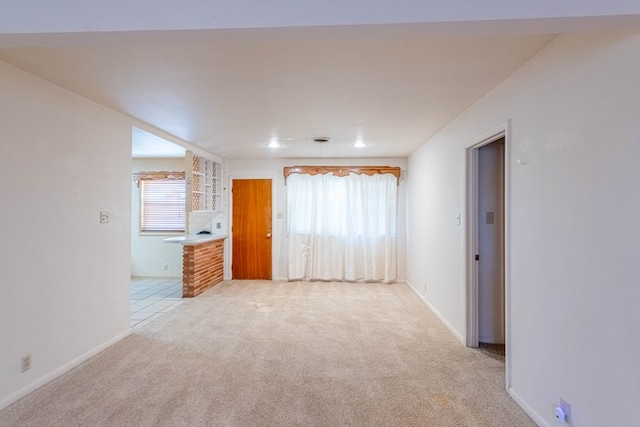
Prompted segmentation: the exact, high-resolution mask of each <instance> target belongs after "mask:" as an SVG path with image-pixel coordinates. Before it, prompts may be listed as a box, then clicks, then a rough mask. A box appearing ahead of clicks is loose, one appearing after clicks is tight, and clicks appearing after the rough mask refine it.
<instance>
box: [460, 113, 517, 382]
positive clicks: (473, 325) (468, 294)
mask: <svg viewBox="0 0 640 427" xmlns="http://www.w3.org/2000/svg"><path fill="white" fill-rule="evenodd" d="M510 127H511V121H510V120H507V121H505V122H503V123H500V124H499V125H497V126H494V127H492V128H491V129H489V130H487V131H485V132H483V133H481V134H480V135H478V136H477V137H475V138H473V139H471V140H469V141H467V142H466V143H465V153H466V162H467V163H466V168H465V174H466V176H465V182H466V185H467V188H466V197H467V200H466V207H465V208H466V227H467V229H466V233H465V253H466V260H465V272H466V280H467V284H466V286H465V305H466V310H465V314H466V321H465V325H466V331H465V335H466V336H465V339H464V340H463V342H464V343H465V344H466V345H467V346H468V347H477V346H478V275H477V265H476V262H475V254H477V244H478V241H477V232H476V224H477V206H476V203H477V200H476V199H477V195H476V193H477V149H478V148H480V147H482V146H484V145H487V144H490V143H492V142H493V141H496V140H497V139H499V138H504V311H505V313H504V317H505V318H504V322H505V326H504V329H505V332H504V335H505V336H504V341H505V387H506V389H507V390H509V389H510V387H511V358H510V354H511V345H510V344H511V321H510V320H511V293H510V279H509V278H510V275H509V271H510V270H509V266H510V245H509V236H510V233H509V230H510V226H511V216H510V209H509V206H510V200H511V197H510V194H511V191H510V183H511V168H510V167H509V158H510V152H511V136H510V134H511V132H510Z"/></svg>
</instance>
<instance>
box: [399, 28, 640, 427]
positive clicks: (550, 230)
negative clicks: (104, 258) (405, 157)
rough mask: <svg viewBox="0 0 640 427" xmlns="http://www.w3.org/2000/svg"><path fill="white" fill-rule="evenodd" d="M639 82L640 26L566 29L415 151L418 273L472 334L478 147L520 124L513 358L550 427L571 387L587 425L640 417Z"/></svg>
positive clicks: (517, 378)
mask: <svg viewBox="0 0 640 427" xmlns="http://www.w3.org/2000/svg"><path fill="white" fill-rule="evenodd" d="M639 87H640V35H638V34H636V35H629V34H609V35H581V36H579V35H574V36H563V37H561V38H560V39H558V40H556V41H555V42H554V43H552V44H551V45H550V46H549V47H548V48H546V49H545V50H544V51H543V52H541V53H540V54H539V55H538V56H537V57H535V58H534V59H532V60H531V61H530V62H529V63H528V64H526V65H525V66H524V67H522V68H521V69H520V70H519V71H518V72H516V73H515V74H514V75H512V76H511V77H510V78H509V79H507V80H506V81H505V82H503V83H502V84H501V85H500V86H498V87H497V88H496V89H495V90H493V91H492V92H491V93H489V94H488V95H487V96H485V97H484V98H483V99H482V100H480V101H479V102H477V103H476V104H475V105H474V106H472V107H471V108H470V109H469V110H468V111H466V112H465V113H464V114H463V115H461V116H460V117H459V118H457V119H456V120H455V121H454V122H453V123H451V124H450V125H449V126H447V127H446V128H445V129H443V130H442V131H441V132H440V133H439V134H438V135H436V136H435V137H434V138H432V139H431V140H429V141H428V142H427V143H426V144H424V145H423V146H422V147H421V148H420V149H418V150H417V151H416V152H415V153H413V154H412V155H411V157H410V158H409V171H410V173H409V175H408V190H407V191H408V194H407V197H408V200H409V224H408V225H409V228H408V236H409V242H408V255H409V258H408V278H409V281H410V282H411V283H412V284H413V285H414V286H415V287H416V288H417V289H418V290H419V291H420V292H422V293H423V294H424V295H425V297H426V298H427V299H428V300H429V302H430V303H431V304H432V305H433V306H434V307H435V308H436V310H438V311H439V313H440V314H442V315H443V316H444V317H445V318H446V319H447V321H448V322H449V323H450V324H451V325H452V326H453V327H454V328H455V329H456V330H457V331H459V332H460V334H464V333H465V331H464V322H465V315H464V310H465V302H464V301H465V300H464V294H465V293H464V286H465V276H464V265H465V261H464V254H465V252H464V233H465V226H464V223H463V225H460V226H458V225H456V222H455V220H454V219H455V215H456V213H457V212H464V208H465V198H464V194H465V191H464V189H465V181H464V180H465V150H464V147H465V144H466V143H469V142H470V141H472V140H473V139H474V138H476V137H477V136H478V135H480V134H482V133H483V132H485V131H486V130H487V129H491V128H492V127H494V126H496V125H498V124H499V123H501V122H504V121H506V120H510V125H511V129H510V133H509V135H508V142H507V144H508V147H507V179H508V181H509V182H508V187H507V199H508V203H507V209H508V210H509V211H510V225H508V233H509V234H508V241H509V245H510V253H509V254H508V255H507V263H508V270H509V276H508V277H507V280H508V286H510V296H509V301H508V305H509V310H510V334H509V336H508V338H507V339H508V345H509V347H508V358H509V361H510V364H511V387H512V395H514V396H515V397H516V398H518V396H519V398H520V399H521V400H520V403H521V404H522V405H523V406H524V407H525V408H528V410H529V411H530V413H531V414H532V415H533V416H534V417H536V421H538V422H539V423H541V424H542V423H548V424H549V425H554V424H555V423H556V422H555V419H554V415H553V410H554V405H555V404H556V403H557V402H558V401H559V399H560V397H562V398H563V399H564V400H566V401H568V402H569V403H570V404H571V405H572V418H573V419H572V424H571V425H574V426H602V425H612V426H613V425H632V424H634V423H636V422H637V413H635V410H634V409H631V408H638V407H640V370H639V369H638V362H637V360H638V356H637V355H638V354H639V353H640V340H638V331H640V310H639V309H638V303H639V302H640V286H638V277H640V263H639V262H638V260H637V259H638V256H639V255H640V251H639V249H638V248H639V247H640V246H639V243H638V242H640V225H639V224H640V223H639V222H638V221H639V219H640V197H639V196H638V195H639V191H640V168H639V167H638V166H637V163H638V159H639V158H640V120H639V119H638V117H639V114H640V92H639ZM523 155H526V159H527V163H526V164H525V165H519V164H517V163H516V159H517V158H518V157H521V156H523ZM423 282H426V283H427V284H428V288H427V289H428V291H427V292H426V294H425V293H424V292H423V291H422V289H423V287H422V283H423Z"/></svg>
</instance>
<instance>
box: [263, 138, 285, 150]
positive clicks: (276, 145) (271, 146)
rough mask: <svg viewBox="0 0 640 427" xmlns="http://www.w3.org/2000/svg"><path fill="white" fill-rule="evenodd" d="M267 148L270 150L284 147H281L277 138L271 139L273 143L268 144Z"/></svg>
mask: <svg viewBox="0 0 640 427" xmlns="http://www.w3.org/2000/svg"><path fill="white" fill-rule="evenodd" d="M267 147H269V148H280V147H282V145H280V143H279V142H278V138H277V137H275V136H272V137H271V141H270V142H269V143H268V144H267Z"/></svg>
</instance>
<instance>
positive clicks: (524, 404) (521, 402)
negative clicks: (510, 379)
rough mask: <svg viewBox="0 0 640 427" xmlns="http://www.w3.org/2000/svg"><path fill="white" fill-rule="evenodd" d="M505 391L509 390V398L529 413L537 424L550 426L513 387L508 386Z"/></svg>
mask: <svg viewBox="0 0 640 427" xmlns="http://www.w3.org/2000/svg"><path fill="white" fill-rule="evenodd" d="M507 391H508V392H509V396H511V398H512V399H513V400H514V401H515V402H516V403H517V404H518V406H520V408H522V410H523V411H524V412H526V414H527V415H529V416H530V417H531V419H532V420H533V421H534V422H535V423H536V424H537V425H538V426H540V427H550V426H549V424H547V422H546V421H545V420H544V419H543V418H542V417H541V416H540V414H538V413H537V412H536V411H534V410H533V408H532V407H531V406H529V404H528V403H527V402H526V401H525V400H524V399H523V398H522V397H520V395H519V394H518V393H516V391H515V390H514V389H512V388H511V387H509V388H508V389H507Z"/></svg>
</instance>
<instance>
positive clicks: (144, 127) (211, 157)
mask: <svg viewBox="0 0 640 427" xmlns="http://www.w3.org/2000/svg"><path fill="white" fill-rule="evenodd" d="M131 126H132V127H136V128H138V129H142V130H143V131H145V132H149V133H150V134H152V135H155V136H157V137H159V138H162V139H165V140H167V141H169V142H171V143H173V144H176V145H179V146H180V147H182V148H184V149H185V150H190V151H192V152H193V153H194V154H197V155H198V156H202V157H206V158H207V159H209V160H213V161H214V162H218V163H222V157H220V156H217V155H215V154H213V153H210V152H209V151H206V150H203V149H202V148H200V147H196V146H195V145H193V144H189V143H188V142H187V141H184V140H182V139H180V138H178V137H176V136H174V135H171V134H170V133H167V132H165V131H163V130H160V129H158V128H156V127H154V126H152V125H150V124H148V123H145V122H143V121H140V120H137V119H133V120H132V121H131Z"/></svg>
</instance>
